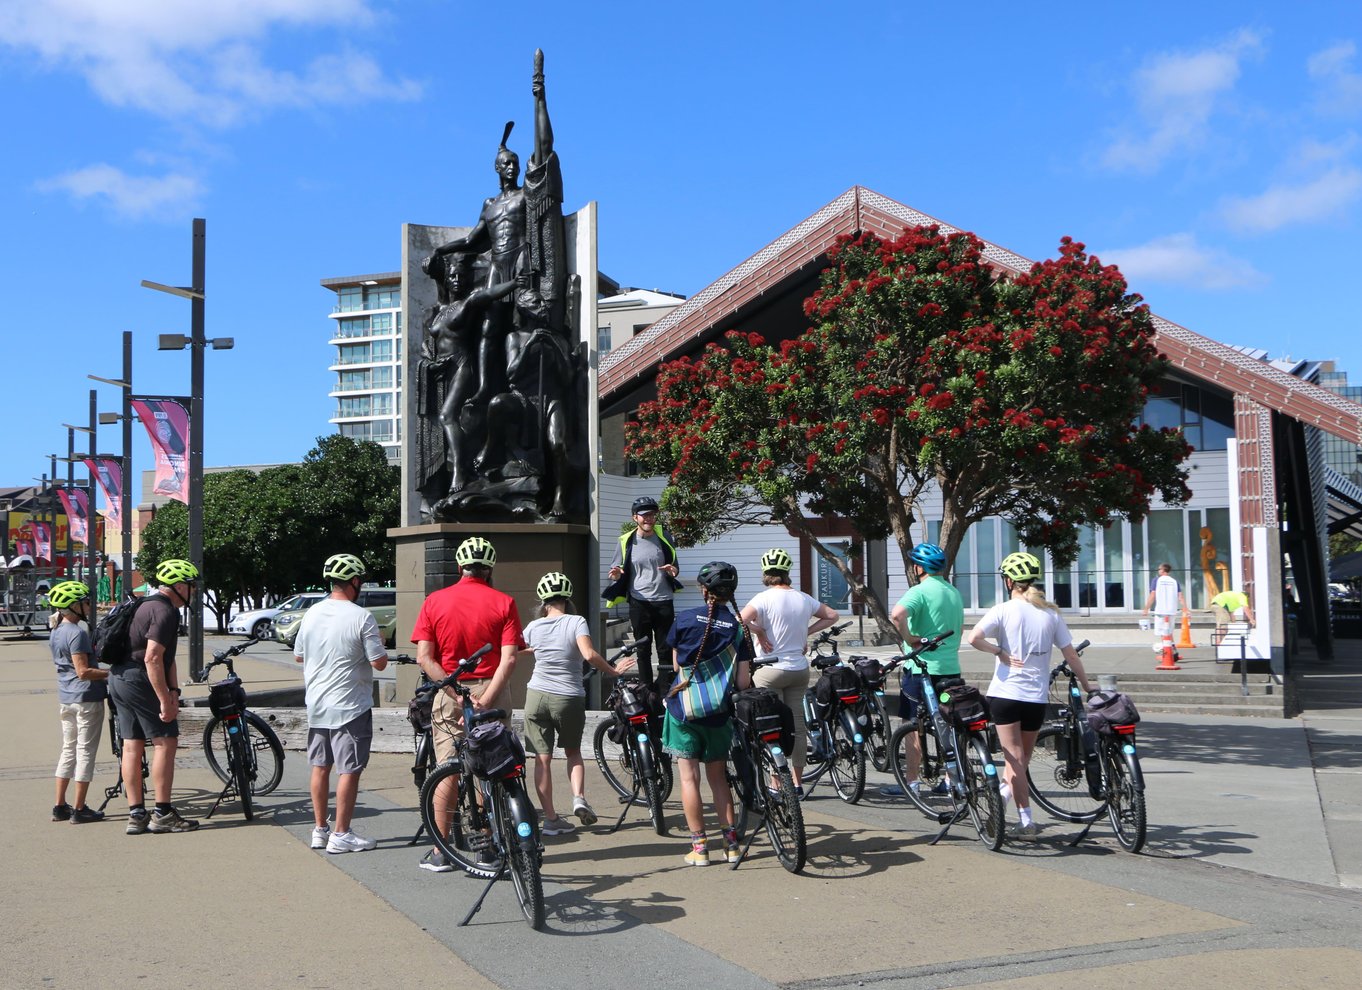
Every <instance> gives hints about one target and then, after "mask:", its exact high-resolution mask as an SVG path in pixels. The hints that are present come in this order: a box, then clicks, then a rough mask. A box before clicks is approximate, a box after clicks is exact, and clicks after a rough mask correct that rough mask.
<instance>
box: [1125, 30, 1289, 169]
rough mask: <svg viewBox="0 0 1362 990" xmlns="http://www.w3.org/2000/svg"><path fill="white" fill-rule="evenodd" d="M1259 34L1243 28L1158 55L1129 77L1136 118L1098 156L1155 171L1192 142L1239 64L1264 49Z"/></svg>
mask: <svg viewBox="0 0 1362 990" xmlns="http://www.w3.org/2000/svg"><path fill="white" fill-rule="evenodd" d="M1262 47H1263V41H1262V37H1261V36H1260V35H1259V34H1257V33H1256V32H1253V31H1249V30H1241V31H1239V32H1237V33H1236V34H1234V35H1233V36H1231V37H1230V38H1229V39H1227V40H1226V41H1225V42H1223V43H1221V44H1219V45H1216V46H1214V47H1211V48H1206V49H1203V50H1201V51H1196V52H1170V53H1165V54H1162V55H1156V56H1154V57H1153V58H1151V59H1149V60H1148V61H1146V62H1145V64H1144V65H1143V66H1141V67H1140V69H1138V70H1137V71H1136V73H1135V75H1134V78H1133V79H1132V80H1131V88H1132V89H1133V90H1134V94H1135V114H1134V116H1135V118H1136V119H1135V120H1134V121H1132V123H1131V125H1130V126H1129V128H1127V131H1128V133H1126V134H1124V135H1122V136H1121V137H1119V138H1117V139H1116V140H1115V141H1113V142H1112V144H1111V145H1110V146H1109V147H1108V148H1107V149H1106V151H1105V152H1104V153H1103V155H1102V162H1103V164H1105V165H1106V166H1108V167H1109V168H1113V169H1116V170H1118V171H1132V172H1145V173H1148V172H1153V171H1156V170H1157V169H1158V168H1159V167H1160V166H1161V165H1162V164H1163V163H1164V162H1165V161H1166V160H1167V159H1168V158H1169V157H1171V156H1172V155H1173V154H1175V153H1177V152H1179V151H1183V150H1186V149H1189V148H1195V147H1196V146H1197V145H1199V144H1200V143H1201V142H1202V141H1204V140H1205V137H1206V127H1207V124H1208V122H1209V121H1210V119H1211V116H1212V115H1213V113H1214V112H1215V111H1216V110H1217V109H1218V108H1219V106H1220V105H1221V103H1222V102H1223V99H1224V97H1225V95H1226V94H1227V93H1229V92H1230V91H1231V90H1233V88H1234V85H1235V83H1236V82H1237V81H1238V79H1239V73H1240V66H1241V65H1242V63H1243V62H1244V61H1245V60H1246V59H1248V58H1251V57H1254V56H1256V55H1258V54H1259V53H1260V52H1261V51H1262Z"/></svg>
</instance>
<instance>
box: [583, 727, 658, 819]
mask: <svg viewBox="0 0 1362 990" xmlns="http://www.w3.org/2000/svg"><path fill="white" fill-rule="evenodd" d="M614 724H615V723H614V722H613V721H612V720H610V719H608V718H607V719H604V720H603V721H602V722H601V723H600V724H599V725H598V726H596V732H595V734H594V735H593V736H592V737H591V751H592V753H594V754H595V756H596V767H597V769H599V770H600V771H601V776H602V777H604V778H605V782H606V783H607V784H609V785H610V787H611V788H612V789H613V790H614V792H615V793H616V794H618V795H619V796H620V797H622V798H627V797H628V796H629V795H631V794H633V793H634V755H633V750H632V749H631V748H630V747H629V746H626V745H623V744H621V745H620V746H619V752H618V753H617V754H616V755H614V756H608V755H607V754H606V752H605V747H606V744H607V740H606V735H605V734H606V732H607V731H609V729H610V727H611V726H612V725H614ZM610 745H615V744H614V743H610ZM639 790H640V793H639V796H638V797H637V798H635V799H634V803H635V804H642V803H643V802H644V801H645V800H646V798H645V797H644V796H643V794H642V788H640V789H639Z"/></svg>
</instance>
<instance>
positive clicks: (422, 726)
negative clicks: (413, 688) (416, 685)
mask: <svg viewBox="0 0 1362 990" xmlns="http://www.w3.org/2000/svg"><path fill="white" fill-rule="evenodd" d="M434 701H435V696H434V695H433V694H431V693H430V692H428V691H422V692H421V693H420V694H418V695H416V696H414V697H413V698H412V699H411V701H409V702H407V721H408V722H410V723H411V727H412V728H413V729H415V730H416V731H417V732H429V731H430V719H431V706H432V704H433V703H434Z"/></svg>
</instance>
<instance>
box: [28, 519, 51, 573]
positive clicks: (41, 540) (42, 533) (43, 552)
mask: <svg viewBox="0 0 1362 990" xmlns="http://www.w3.org/2000/svg"><path fill="white" fill-rule="evenodd" d="M28 531H29V532H30V533H32V534H33V545H34V547H35V551H34V554H33V559H34V560H45V561H47V562H48V563H49V564H50V563H52V527H51V526H49V525H47V523H40V522H34V521H33V520H32V519H30V520H29V521H28Z"/></svg>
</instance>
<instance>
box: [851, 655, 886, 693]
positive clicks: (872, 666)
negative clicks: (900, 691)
mask: <svg viewBox="0 0 1362 990" xmlns="http://www.w3.org/2000/svg"><path fill="white" fill-rule="evenodd" d="M856 673H857V674H859V675H860V677H861V680H862V681H863V682H864V684H865V686H866V690H868V691H874V690H877V689H879V688H882V687H884V676H885V675H884V668H883V667H881V666H880V662H879V661H878V660H876V659H875V658H874V657H858V658H857V659H856Z"/></svg>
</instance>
